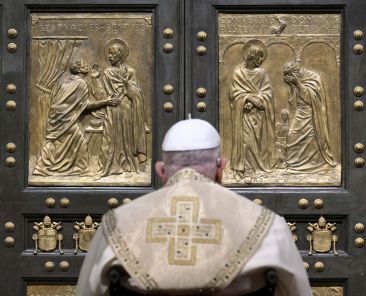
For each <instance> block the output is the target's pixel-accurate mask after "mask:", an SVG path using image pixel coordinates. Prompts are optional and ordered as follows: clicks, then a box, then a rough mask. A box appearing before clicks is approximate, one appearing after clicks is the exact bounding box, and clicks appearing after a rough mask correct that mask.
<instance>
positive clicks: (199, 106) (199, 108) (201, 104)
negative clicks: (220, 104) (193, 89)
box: [197, 102, 207, 112]
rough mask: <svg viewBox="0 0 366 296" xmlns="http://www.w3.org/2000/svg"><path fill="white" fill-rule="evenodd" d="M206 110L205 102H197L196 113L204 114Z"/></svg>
mask: <svg viewBox="0 0 366 296" xmlns="http://www.w3.org/2000/svg"><path fill="white" fill-rule="evenodd" d="M206 109H207V106H206V103H205V102H199V103H198V104H197V111H198V112H205V111H206Z"/></svg>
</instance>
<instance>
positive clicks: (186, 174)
mask: <svg viewBox="0 0 366 296" xmlns="http://www.w3.org/2000/svg"><path fill="white" fill-rule="evenodd" d="M182 180H188V181H201V182H206V183H215V182H214V181H212V180H211V179H210V178H208V177H206V176H204V175H202V174H200V173H198V172H197V171H195V170H194V169H191V168H185V169H181V170H179V171H178V172H176V173H175V174H174V175H173V176H171V177H170V178H169V180H168V182H167V183H166V185H165V186H171V185H173V184H176V183H178V182H181V181H182Z"/></svg>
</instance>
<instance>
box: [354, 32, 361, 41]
mask: <svg viewBox="0 0 366 296" xmlns="http://www.w3.org/2000/svg"><path fill="white" fill-rule="evenodd" d="M353 38H355V40H361V39H362V38H363V32H362V31H361V30H356V31H354V32H353Z"/></svg>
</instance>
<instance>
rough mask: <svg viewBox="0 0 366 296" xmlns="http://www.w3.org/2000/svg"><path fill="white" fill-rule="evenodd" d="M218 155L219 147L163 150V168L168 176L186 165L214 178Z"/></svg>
mask: <svg viewBox="0 0 366 296" xmlns="http://www.w3.org/2000/svg"><path fill="white" fill-rule="evenodd" d="M219 157H220V148H219V147H216V148H213V149H203V150H189V151H169V152H168V151H163V163H164V169H165V171H166V174H167V176H168V178H170V177H171V176H172V175H174V174H175V173H176V172H177V171H179V170H181V169H182V168H186V167H193V168H194V169H195V170H196V171H198V172H199V173H201V174H203V175H205V176H206V177H208V178H210V179H212V180H215V177H216V171H217V166H218V159H219Z"/></svg>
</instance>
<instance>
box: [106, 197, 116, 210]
mask: <svg viewBox="0 0 366 296" xmlns="http://www.w3.org/2000/svg"><path fill="white" fill-rule="evenodd" d="M108 206H109V207H110V208H111V209H113V208H115V207H117V206H118V200H117V198H114V197H112V198H110V199H108Z"/></svg>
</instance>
